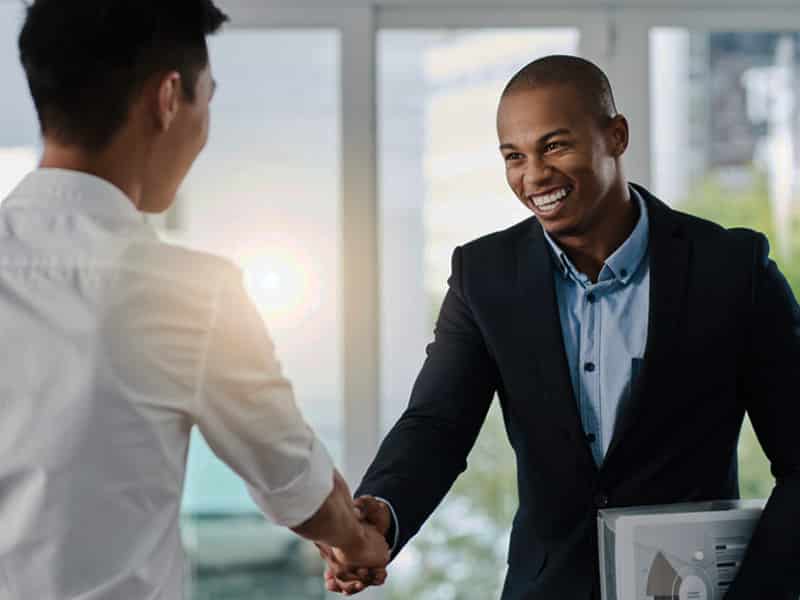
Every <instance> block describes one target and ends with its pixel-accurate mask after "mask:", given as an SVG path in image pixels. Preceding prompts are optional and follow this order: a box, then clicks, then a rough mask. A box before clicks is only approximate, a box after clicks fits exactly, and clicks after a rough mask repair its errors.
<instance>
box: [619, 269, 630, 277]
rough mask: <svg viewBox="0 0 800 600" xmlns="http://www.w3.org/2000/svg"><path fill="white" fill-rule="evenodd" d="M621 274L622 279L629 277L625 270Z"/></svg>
mask: <svg viewBox="0 0 800 600" xmlns="http://www.w3.org/2000/svg"><path fill="white" fill-rule="evenodd" d="M619 274H620V277H627V276H628V271H626V270H625V269H622V270H621V271H620V272H619Z"/></svg>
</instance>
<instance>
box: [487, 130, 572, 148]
mask: <svg viewBox="0 0 800 600" xmlns="http://www.w3.org/2000/svg"><path fill="white" fill-rule="evenodd" d="M569 133H571V132H570V130H569V129H567V128H566V127H562V128H561V129H555V130H553V131H551V132H549V133H545V134H544V135H543V136H542V137H540V138H539V139H538V140H537V141H536V143H537V144H543V143H545V142H546V141H547V140H549V139H550V138H552V137H555V136H557V135H566V134H569ZM516 148H517V147H516V146H515V145H514V144H508V143H506V144H500V150H516Z"/></svg>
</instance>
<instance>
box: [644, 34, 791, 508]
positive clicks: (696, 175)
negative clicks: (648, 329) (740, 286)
mask: <svg viewBox="0 0 800 600" xmlns="http://www.w3.org/2000/svg"><path fill="white" fill-rule="evenodd" d="M650 48H651V69H650V72H651V74H652V76H651V82H650V85H651V92H652V134H653V151H652V160H653V167H654V169H653V173H654V191H655V193H656V194H657V195H659V196H660V197H661V198H662V199H664V200H665V201H667V202H669V203H670V204H673V205H674V206H676V207H677V208H679V209H681V210H684V211H686V212H690V213H693V214H697V215H700V216H702V217H705V218H708V219H711V220H712V221H716V222H718V223H720V224H722V225H724V226H727V227H733V226H744V227H750V228H753V229H756V230H758V231H761V232H763V233H765V234H767V236H768V237H769V240H770V244H771V246H772V255H773V258H774V259H775V260H776V262H777V263H778V265H779V266H780V268H781V270H782V271H783V273H784V274H785V275H786V277H787V279H788V280H789V283H790V284H791V286H792V289H793V290H794V292H795V294H797V293H798V292H800V33H798V32H763V31H757V32H756V31H754V32H713V33H709V32H707V31H696V30H690V29H685V28H658V29H653V30H652V31H651V34H650ZM656 74H657V75H656ZM739 471H740V478H741V492H742V495H743V496H745V497H766V496H768V495H769V493H770V492H771V490H772V486H773V484H774V480H773V478H772V475H771V474H770V472H769V466H768V463H767V460H766V458H765V457H764V454H763V452H762V451H761V448H760V446H759V445H758V442H757V441H756V438H755V436H754V435H753V431H752V428H751V427H750V424H749V423H745V428H744V431H743V433H742V439H741V442H740V445H739Z"/></svg>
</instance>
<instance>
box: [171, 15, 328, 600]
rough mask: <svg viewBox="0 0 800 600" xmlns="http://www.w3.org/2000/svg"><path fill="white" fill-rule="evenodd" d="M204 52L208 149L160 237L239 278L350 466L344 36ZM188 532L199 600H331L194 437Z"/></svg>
mask: <svg viewBox="0 0 800 600" xmlns="http://www.w3.org/2000/svg"><path fill="white" fill-rule="evenodd" d="M209 45H210V55H211V67H212V73H213V75H214V77H215V79H216V80H217V82H218V84H219V86H218V89H217V94H216V96H215V97H214V100H213V102H212V106H211V121H212V125H211V133H210V137H209V143H208V146H207V147H206V149H205V150H204V152H203V153H202V154H201V155H200V158H199V159H198V161H197V163H196V164H195V166H194V167H193V169H192V171H191V173H190V175H189V177H188V178H187V180H186V182H185V184H184V186H183V188H182V190H181V192H180V202H179V206H178V210H177V214H176V216H175V218H174V219H173V221H174V223H173V226H176V227H177V229H170V230H167V231H165V236H166V237H167V239H169V240H171V241H175V242H178V243H182V244H186V245H189V246H191V247H194V248H198V249H202V250H206V251H210V252H213V253H216V254H221V255H224V256H227V257H229V258H231V259H233V260H234V261H235V262H237V263H238V264H239V265H240V266H242V267H243V269H244V270H245V275H246V283H247V286H248V290H249V292H250V294H251V296H252V298H253V300H254V301H255V303H256V305H257V306H258V308H259V309H260V311H261V313H262V315H263V317H264V320H265V322H266V324H267V327H268V328H269V330H270V332H271V334H272V337H273V339H274V341H275V345H276V349H277V353H278V357H279V358H280V360H281V362H282V364H283V367H284V370H285V373H286V374H287V376H288V377H289V378H290V379H291V381H292V383H293V384H294V388H295V393H296V396H297V400H298V403H299V404H300V406H301V408H302V410H303V412H304V414H305V416H306V418H307V419H308V421H309V422H310V423H311V425H312V426H313V427H314V428H315V430H316V431H317V432H318V433H319V434H320V436H321V437H322V439H323V440H324V442H325V444H326V446H327V447H328V449H329V450H330V452H331V454H332V456H333V457H334V459H335V460H336V461H337V462H341V447H342V444H341V429H342V427H341V425H342V424H341V408H340V407H341V404H342V379H343V375H342V369H341V363H342V355H341V347H340V346H341V339H342V332H341V320H340V317H339V315H340V312H341V303H340V295H341V289H340V287H341V286H340V279H341V278H340V272H341V267H340V258H339V257H340V239H339V238H340V216H339V212H340V197H339V196H340V194H339V184H340V175H339V155H340V151H339V140H340V132H339V34H338V32H335V31H328V30H314V31H308V30H304V31H295V30H281V31H265V30H251V31H243V30H229V31H227V32H225V33H223V34H222V35H220V36H215V37H212V38H211V39H210V40H209ZM248 57H249V58H248ZM245 58H247V60H245ZM298 65H302V68H299V67H298ZM312 92H313V93H312ZM183 520H184V542H185V546H186V549H187V552H188V555H189V557H190V559H191V560H192V563H193V567H194V569H193V574H194V577H193V597H194V598H195V599H197V600H201V599H202V600H205V599H211V598H230V599H248V600H249V599H251V598H253V599H254V598H264V597H269V598H271V599H275V600H280V599H285V600H290V599H291V600H297V599H301V600H302V599H304V598H320V597H322V596H323V595H324V590H323V582H322V577H321V572H322V571H321V563H320V561H319V559H318V557H317V556H316V550H314V549H313V546H310V545H309V544H305V543H301V542H300V541H299V540H298V539H297V538H295V537H294V536H293V535H292V534H291V532H289V531H288V530H286V529H283V528H278V527H274V526H272V525H270V524H268V523H266V522H265V521H264V520H263V519H262V518H261V517H260V516H258V514H257V512H256V507H255V505H254V504H253V503H252V501H251V500H250V498H249V496H248V495H247V492H246V490H245V487H244V485H243V484H242V482H241V481H240V480H239V478H238V477H237V476H236V475H235V474H234V473H233V472H231V471H230V470H229V469H228V468H227V467H226V466H225V465H223V464H222V463H221V462H220V461H219V460H218V459H217V458H216V457H214V455H213V454H212V453H211V451H210V450H209V449H208V447H207V446H206V444H205V443H204V442H203V440H202V437H201V436H200V435H199V434H197V432H195V434H194V437H193V439H192V444H191V450H190V455H189V467H188V473H187V480H186V489H185V495H184V502H183ZM310 550H314V551H313V552H310Z"/></svg>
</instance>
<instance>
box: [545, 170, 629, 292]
mask: <svg viewBox="0 0 800 600" xmlns="http://www.w3.org/2000/svg"><path fill="white" fill-rule="evenodd" d="M611 194H612V195H611V196H610V197H609V198H608V199H607V201H605V202H604V203H603V204H604V208H603V215H602V218H601V219H600V220H599V221H598V222H597V223H595V224H594V225H593V226H592V228H591V231H586V232H580V233H576V234H567V235H564V236H559V237H558V238H557V241H558V244H559V246H561V248H562V249H563V250H564V252H566V254H567V256H569V259H570V260H571V261H572V263H573V264H574V265H575V267H576V268H577V269H578V270H579V271H580V272H581V273H584V274H586V275H587V276H588V277H589V278H590V279H591V280H592V281H594V282H597V278H598V277H599V276H600V271H601V270H602V269H603V264H604V263H605V261H606V260H607V259H608V257H609V256H611V255H612V254H613V253H614V251H615V250H616V249H617V248H619V247H620V246H621V245H622V243H623V242H624V241H625V240H626V239H628V237H629V236H630V234H631V232H632V231H633V228H634V227H636V222H637V221H638V219H639V207H638V206H637V204H636V203H635V202H633V201H632V200H631V194H630V190H629V189H628V185H627V183H626V182H624V181H622V182H621V183H620V185H619V186H618V187H617V188H616V189H614V190H612V192H611Z"/></svg>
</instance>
